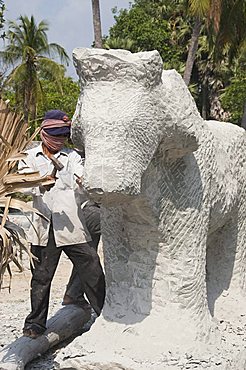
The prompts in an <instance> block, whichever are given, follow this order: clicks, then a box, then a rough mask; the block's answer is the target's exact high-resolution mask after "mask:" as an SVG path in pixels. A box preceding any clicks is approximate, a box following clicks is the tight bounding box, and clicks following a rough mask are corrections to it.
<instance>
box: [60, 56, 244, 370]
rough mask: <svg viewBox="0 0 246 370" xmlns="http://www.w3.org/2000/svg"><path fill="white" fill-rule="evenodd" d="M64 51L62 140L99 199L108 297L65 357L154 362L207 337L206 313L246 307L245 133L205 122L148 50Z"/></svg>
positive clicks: (210, 321) (92, 362) (210, 335)
mask: <svg viewBox="0 0 246 370" xmlns="http://www.w3.org/2000/svg"><path fill="white" fill-rule="evenodd" d="M74 60H75V66H76V68H77V73H78V75H79V78H80V83H81V86H82V92H81V97H80V99H79V102H78V105H77V109H76V113H75V116H74V127H73V139H74V141H75V142H76V144H77V145H78V146H83V147H84V148H85V154H86V161H85V177H84V179H85V185H86V187H87V189H88V191H89V192H90V193H91V195H92V196H93V197H94V199H96V200H99V201H100V202H102V204H103V210H102V239H103V244H104V261H105V273H106V282H107V296H106V302H105V306H104V309H103V314H102V316H101V317H99V318H98V319H97V321H96V323H95V324H94V326H93V327H92V329H91V330H90V332H89V333H87V334H86V335H84V336H82V338H80V339H76V340H75V343H76V344H75V348H80V350H78V351H77V354H76V355H77V356H78V358H79V359H78V358H77V359H76V360H75V359H74V360H73V361H72V360H70V363H69V364H70V365H71V364H72V367H71V368H78V369H87V367H86V366H87V365H86V364H89V365H88V366H89V367H88V369H89V368H90V369H153V370H157V369H162V370H163V369H164V368H165V367H163V366H164V365H163V361H164V353H167V352H168V350H169V349H170V350H174V349H176V350H177V351H179V350H180V351H181V350H182V351H185V350H187V348H190V347H192V346H193V348H194V347H195V346H198V345H201V346H202V343H205V342H206V341H207V342H209V343H216V338H217V337H218V338H219V334H218V335H217V330H216V322H215V319H214V318H215V317H216V318H217V319H219V320H227V319H230V320H233V318H236V317H239V316H240V315H241V314H243V313H245V312H243V311H244V310H245V300H244V297H243V295H242V290H243V289H244V290H245V266H246V261H245V259H246V257H245V232H246V223H245V218H246V168H245V163H246V161H245V157H246V145H245V143H246V140H245V138H246V136H245V135H246V134H245V131H244V130H243V129H241V128H239V127H237V126H235V125H232V124H230V123H220V122H217V121H204V120H203V119H202V118H201V116H200V114H199V112H198V110H197V108H196V105H195V103H194V101H193V98H192V97H191V95H190V93H189V91H188V89H187V87H186V85H185V84H184V82H183V80H182V78H181V76H180V75H179V74H178V73H177V72H176V71H175V70H169V71H163V68H162V60H161V58H160V56H159V54H158V52H156V51H153V52H142V53H136V54H131V53H130V52H128V51H124V50H110V51H105V50H100V49H75V51H74ZM231 311H233V317H232V314H231ZM229 316H230V317H229ZM99 338H100V339H99ZM79 356H80V357H79ZM110 361H111V362H110ZM113 362H114V364H113ZM65 363H66V361H65ZM78 363H79V365H76V364H78ZM117 364H118V365H117ZM64 366H65V365H64ZM76 366H78V367H76ZM83 366H84V367H83ZM103 366H105V367H103ZM110 366H111V367H110ZM114 366H115V367H114ZM64 368H67V367H66V366H65V367H64Z"/></svg>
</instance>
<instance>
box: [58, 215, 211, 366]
mask: <svg viewBox="0 0 246 370" xmlns="http://www.w3.org/2000/svg"><path fill="white" fill-rule="evenodd" d="M117 212H118V214H117ZM146 212H147V211H146ZM146 212H145V214H144V216H145V217H146V219H147V216H148V215H147V213H146ZM117 216H118V219H117ZM192 217H193V216H192V215H189V217H187V218H186V219H184V218H183V220H182V223H183V224H186V225H188V226H189V222H190V225H191V222H192V221H189V220H190V219H191V218H192ZM194 218H196V221H197V222H196V224H195V226H193V227H190V228H189V227H188V229H187V228H186V229H185V231H186V232H183V231H184V228H183V225H180V228H179V229H180V233H177V234H176V238H177V239H175V240H174V241H173V244H172V243H171V241H172V240H173V238H170V243H164V242H160V234H159V233H158V230H157V229H156V228H155V227H154V226H153V225H147V224H146V223H145V224H137V223H136V222H135V223H134V224H133V223H132V220H131V219H130V220H129V222H128V221H126V219H125V217H124V214H123V212H121V211H120V210H118V211H117V210H115V211H112V210H111V214H110V213H107V211H105V215H104V217H103V224H104V228H103V230H104V231H105V233H104V234H103V236H104V241H105V245H107V249H106V250H105V253H104V254H105V266H106V277H107V296H106V301H105V306H104V309H103V313H102V315H101V316H100V317H99V318H98V319H97V320H96V322H95V324H94V325H93V327H92V328H91V330H90V331H89V332H88V333H86V334H83V336H82V337H80V338H76V339H75V341H74V342H73V346H72V352H70V349H69V347H68V348H67V349H65V350H64V352H61V353H60V355H59V358H58V361H59V363H60V364H61V369H62V366H64V369H65V368H68V367H71V368H74V369H83V368H85V369H86V366H90V368H91V369H104V366H105V368H115V369H122V367H123V368H127V369H128V368H129V369H134V370H135V369H147V368H148V369H151V370H152V369H153V370H159V369H163V368H165V367H163V358H164V354H168V353H169V351H171V352H173V351H178V350H179V349H180V348H182V351H184V353H185V351H186V350H187V349H188V348H191V347H192V348H193V350H194V348H195V347H198V346H201V347H202V344H201V343H202V340H204V339H208V338H209V334H210V332H211V327H212V324H211V317H210V314H209V310H208V306H207V299H206V279H205V277H206V273H205V260H206V227H205V225H203V224H201V223H202V222H203V221H202V220H203V218H202V217H200V218H199V217H197V215H194ZM193 221H194V220H193ZM193 225H194V222H193ZM172 229H174V228H172ZM176 230H177V228H176ZM175 246H177V248H175ZM102 333H103V337H101V336H102ZM95 338H101V340H99V339H98V340H96V341H95ZM199 340H200V342H199ZM66 351H68V352H69V353H70V354H71V357H73V359H70V360H64V358H68V356H67V352H66ZM102 354H103V356H102ZM75 357H76V359H75ZM151 361H153V366H154V367H151ZM139 363H141V364H142V367H139ZM158 363H160V364H161V365H160V367H158V366H157V364H158ZM116 364H118V365H116ZM129 364H131V365H129ZM110 366H111V367H110ZM117 366H118V367H117ZM120 366H121V367H120Z"/></svg>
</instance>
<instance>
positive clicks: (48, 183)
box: [41, 175, 56, 191]
mask: <svg viewBox="0 0 246 370" xmlns="http://www.w3.org/2000/svg"><path fill="white" fill-rule="evenodd" d="M55 183H56V177H54V176H52V175H47V176H46V177H45V180H44V182H42V185H41V187H42V188H43V189H44V190H45V191H49V190H50V189H51V188H53V186H54V185H55Z"/></svg>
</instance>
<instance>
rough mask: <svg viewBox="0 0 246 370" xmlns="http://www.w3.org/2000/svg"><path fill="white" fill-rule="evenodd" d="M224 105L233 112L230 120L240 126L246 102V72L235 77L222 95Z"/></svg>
mask: <svg viewBox="0 0 246 370" xmlns="http://www.w3.org/2000/svg"><path fill="white" fill-rule="evenodd" d="M221 102H222V105H223V107H224V108H225V109H226V110H227V111H229V112H230V113H231V117H230V121H231V122H232V123H235V124H237V125H239V126H240V124H241V120H242V116H243V110H244V105H245V102H246V77H245V73H244V74H243V75H239V76H237V77H233V78H232V79H231V81H230V84H229V86H227V87H226V88H225V90H224V92H223V94H222V95H221Z"/></svg>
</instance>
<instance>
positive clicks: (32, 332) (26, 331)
mask: <svg viewBox="0 0 246 370" xmlns="http://www.w3.org/2000/svg"><path fill="white" fill-rule="evenodd" d="M42 334H43V333H37V332H36V331H35V330H34V329H23V336H24V337H29V338H32V339H36V338H38V337H40V336H41V335H42Z"/></svg>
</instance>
